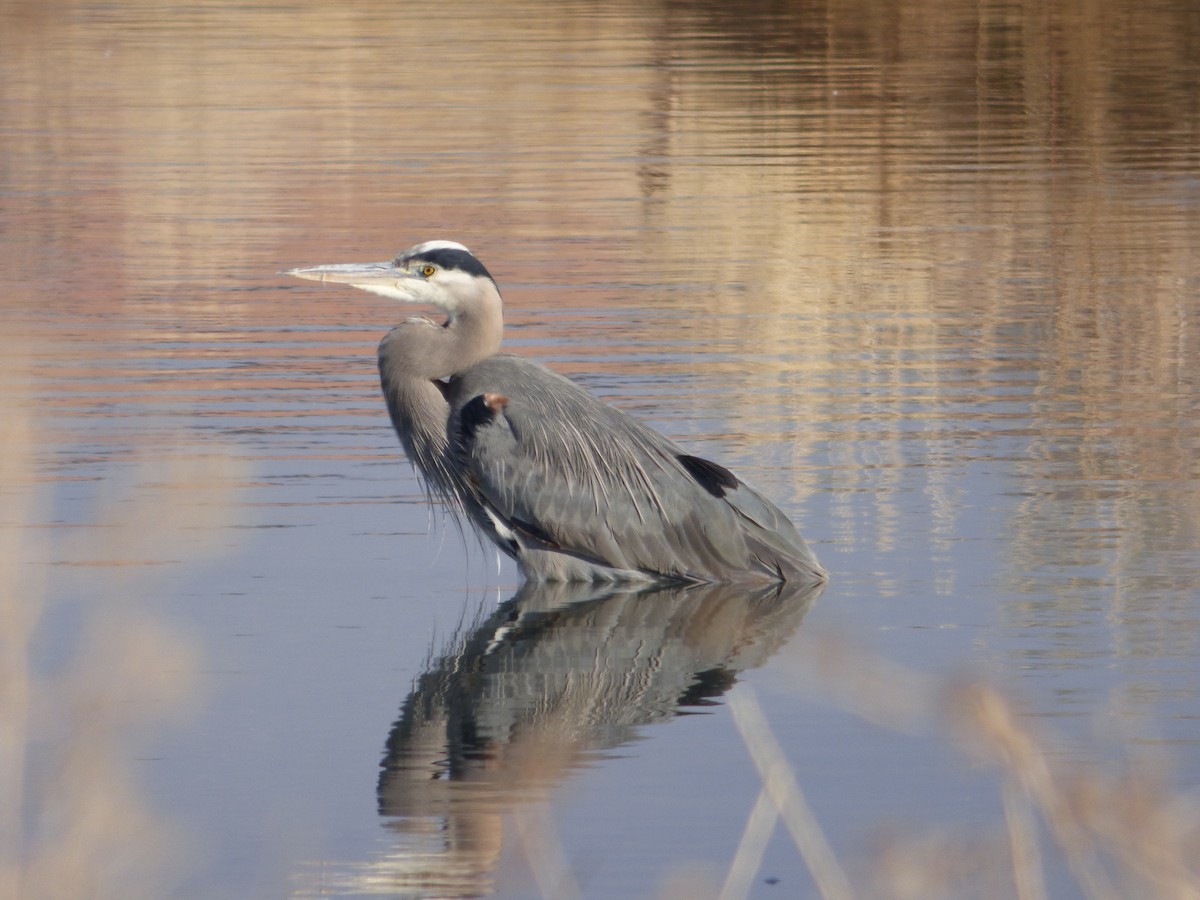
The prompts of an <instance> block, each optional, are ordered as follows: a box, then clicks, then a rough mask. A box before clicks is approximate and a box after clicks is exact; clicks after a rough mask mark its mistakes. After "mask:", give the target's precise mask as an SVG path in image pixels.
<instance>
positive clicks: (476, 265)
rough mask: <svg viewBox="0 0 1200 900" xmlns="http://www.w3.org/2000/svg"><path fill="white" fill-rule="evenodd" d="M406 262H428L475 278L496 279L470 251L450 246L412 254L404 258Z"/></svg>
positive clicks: (420, 263) (419, 263) (418, 263)
mask: <svg viewBox="0 0 1200 900" xmlns="http://www.w3.org/2000/svg"><path fill="white" fill-rule="evenodd" d="M406 262H409V263H416V264H417V265H419V266H420V265H424V264H425V263H429V264H430V265H434V266H437V267H438V268H439V269H445V270H447V271H449V270H451V269H458V270H460V271H462V272H466V273H467V274H468V275H473V276H475V277H476V278H488V279H490V280H492V281H495V280H496V279H494V278H492V275H491V273H490V272H489V271H488V270H487V269H485V268H484V267H483V263H481V262H480V261H479V260H477V259H476V258H475V257H474V256H472V255H471V254H470V253H467V252H466V251H465V250H454V249H451V248H444V249H440V250H429V251H427V252H425V253H422V254H420V255H419V256H414V257H413V258H412V259H409V260H406Z"/></svg>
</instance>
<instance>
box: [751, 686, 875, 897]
mask: <svg viewBox="0 0 1200 900" xmlns="http://www.w3.org/2000/svg"><path fill="white" fill-rule="evenodd" d="M729 710H730V713H731V714H732V715H733V721H734V724H736V725H737V728H738V731H739V732H741V735H742V740H743V741H745V743H746V749H747V750H749V751H750V756H751V758H752V759H753V760H754V765H755V767H756V768H757V769H758V775H759V777H760V778H761V779H762V782H763V790H764V791H765V792H766V794H767V795H768V796H769V797H770V798H771V802H772V803H774V804H775V808H776V809H777V810H778V811H779V815H780V817H782V819H783V822H784V824H785V825H786V826H787V829H788V832H789V833H790V834H791V836H792V841H793V842H794V843H795V844H796V849H797V850H799V851H800V855H801V857H803V859H804V862H805V864H806V865H807V866H808V871H809V872H810V873H811V874H812V877H813V881H814V882H815V883H816V885H817V890H818V891H819V892H820V895H821V896H822V897H823V898H825V900H852V898H853V897H854V891H853V890H852V889H851V887H850V880H849V879H848V878H847V877H846V873H845V872H844V871H843V870H842V867H841V864H840V863H839V862H838V861H837V857H836V856H835V855H834V852H833V849H832V848H831V847H830V846H829V841H828V840H827V839H826V838H825V833H824V832H823V831H822V830H821V826H820V823H818V822H817V819H816V816H814V815H813V812H812V810H811V809H810V808H809V806H808V801H807V800H805V799H804V794H803V792H802V791H801V790H800V785H799V784H798V783H797V782H796V776H795V773H793V772H792V769H791V766H789V765H788V761H787V756H785V755H784V752H783V748H782V747H780V746H779V741H777V740H776V738H775V735H774V733H773V732H772V731H771V727H770V725H768V724H767V718H766V716H765V715H763V711H762V708H761V707H760V706H759V705H758V701H757V700H756V699H755V697H754V693H753V691H751V690H750V688H749V686H746V685H743V686H742V687H741V689H740V690H738V691H737V692H736V693H734V694H733V695H731V696H730V698H729ZM758 852H760V853H761V851H758Z"/></svg>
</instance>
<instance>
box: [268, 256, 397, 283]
mask: <svg viewBox="0 0 1200 900" xmlns="http://www.w3.org/2000/svg"><path fill="white" fill-rule="evenodd" d="M279 274H280V275H291V276H292V277H293V278H307V279H308V280H309V281H332V282H334V283H335V284H350V285H353V286H354V287H358V288H366V289H370V288H372V287H382V288H398V287H401V286H402V284H403V282H405V281H408V280H410V279H414V278H416V277H417V276H416V275H410V274H409V273H408V272H407V271H405V270H404V269H398V268H396V267H395V266H393V265H392V264H391V263H390V262H381V263H344V264H340V265H331V266H312V267H309V268H303V269H284V270H283V271H282V272H280V273H279Z"/></svg>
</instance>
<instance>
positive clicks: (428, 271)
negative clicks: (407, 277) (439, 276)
mask: <svg viewBox="0 0 1200 900" xmlns="http://www.w3.org/2000/svg"><path fill="white" fill-rule="evenodd" d="M436 271H437V269H436V268H435V267H433V266H421V274H422V275H424V276H425V277H426V278H432V277H433V273H434V272H436Z"/></svg>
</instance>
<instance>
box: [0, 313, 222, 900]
mask: <svg viewBox="0 0 1200 900" xmlns="http://www.w3.org/2000/svg"><path fill="white" fill-rule="evenodd" d="M47 349H48V348H44V347H43V348H31V347H20V346H18V341H17V340H16V339H14V338H12V337H11V336H10V338H9V339H6V340H4V341H2V342H0V351H2V352H0V421H3V423H4V428H3V430H0V501H2V504H3V505H2V519H0V898H4V900H9V898H12V900H16V898H20V900H39V898H56V900H63V898H66V900H71V898H80V897H89V898H108V897H112V898H122V900H137V898H160V897H164V896H170V895H172V893H173V891H172V888H173V887H174V886H177V885H178V883H179V881H180V879H181V878H182V877H184V873H185V872H186V870H187V867H188V865H189V857H190V855H191V854H190V853H189V849H188V848H189V840H188V837H187V835H186V834H185V833H184V832H183V830H182V829H180V828H179V827H178V826H177V825H176V824H175V823H174V822H172V820H171V818H170V817H169V816H168V815H166V814H165V813H164V812H163V811H161V810H158V809H155V808H154V805H153V803H152V802H150V800H149V799H148V797H147V796H146V793H145V790H144V788H143V786H142V785H140V784H139V783H138V778H137V773H136V771H135V770H134V767H133V766H132V765H131V760H132V759H133V756H134V752H135V751H134V749H133V748H134V746H135V745H139V746H140V745H141V744H143V743H145V742H146V741H147V739H151V740H152V739H153V735H154V733H155V729H157V728H161V727H162V726H163V724H164V723H165V722H167V721H169V720H171V719H179V718H181V717H186V716H187V715H188V714H189V713H191V712H192V711H193V710H194V709H195V705H196V703H197V701H198V700H199V691H198V687H199V681H198V674H199V672H200V665H201V654H200V650H199V646H198V643H197V641H196V640H194V639H193V638H192V637H190V636H187V635H184V634H181V633H180V632H179V631H178V630H176V629H174V628H172V627H171V626H170V625H169V624H168V623H167V622H166V621H165V620H164V617H163V616H162V615H161V613H159V612H157V611H156V610H155V609H154V602H153V601H154V593H153V592H154V588H155V584H154V579H153V578H152V577H151V576H150V573H158V574H159V576H160V577H161V576H162V575H164V574H165V573H166V572H168V571H173V569H172V566H170V565H163V563H173V562H177V561H183V560H186V561H189V562H190V561H193V560H195V559H197V558H199V557H200V556H201V555H203V553H204V552H206V551H207V550H210V549H212V547H213V542H212V541H211V540H209V538H210V536H212V535H215V534H216V533H217V530H218V529H219V528H220V527H221V525H222V524H223V523H224V521H225V520H226V517H227V516H228V515H229V511H230V507H231V502H230V501H231V492H232V490H233V485H234V484H235V482H236V481H237V480H238V479H239V477H240V466H239V464H237V463H235V462H232V461H231V459H230V458H229V457H227V456H224V455H222V454H221V453H219V452H215V451H214V452H206V453H204V454H202V455H196V454H192V455H191V456H190V457H188V458H180V459H177V460H173V461H168V462H163V461H161V460H159V461H156V462H154V463H150V462H139V463H138V464H137V465H135V466H134V467H133V468H132V472H131V474H130V475H129V476H128V477H127V479H123V486H117V485H115V484H114V485H112V486H111V487H110V486H109V485H108V484H107V483H103V482H102V484H104V489H102V490H101V492H100V497H99V498H98V502H97V503H96V505H95V508H94V514H93V517H92V520H91V521H88V522H82V523H81V522H71V523H70V524H71V525H72V526H76V525H82V526H86V527H70V528H60V527H55V524H56V523H54V522H52V521H51V520H50V518H49V516H50V513H49V512H48V510H49V506H50V500H51V495H52V493H53V484H54V481H53V477H52V476H51V475H48V474H47V472H46V470H45V467H44V466H42V465H40V459H41V458H44V456H43V457H40V456H39V455H40V454H41V455H45V454H46V452H47V449H48V443H47V441H46V440H45V435H44V433H43V429H41V428H40V427H39V414H40V407H39V404H38V400H37V396H36V388H35V385H36V378H35V367H34V365H33V361H34V360H36V359H38V358H39V356H41V355H42V354H41V353H40V352H39V351H45V350H47ZM126 482H127V483H126ZM174 571H177V570H174ZM80 573H82V576H81V577H77V576H80ZM67 602H70V603H80V606H81V608H82V609H83V610H84V616H83V620H84V624H83V626H82V629H81V632H80V633H79V634H78V635H77V636H75V638H76V639H74V640H73V641H70V642H68V645H69V646H71V647H73V648H74V649H73V650H72V651H71V652H69V653H68V655H67V658H66V659H65V660H59V661H56V662H53V663H48V662H47V660H46V659H44V658H43V657H44V656H45V654H44V653H39V652H38V647H39V645H44V643H45V641H46V640H47V639H50V640H52V641H53V640H54V639H55V636H54V635H50V636H48V635H47V634H46V632H47V631H48V630H51V629H53V628H58V627H61V626H60V625H56V624H54V623H53V622H48V620H49V619H51V618H52V617H53V616H54V614H55V613H56V612H57V611H59V610H58V609H57V607H59V606H60V605H63V604H65V603H67ZM61 618H62V617H59V619H56V620H55V621H59V620H61ZM66 618H68V619H69V618H70V617H69V616H68V617H66Z"/></svg>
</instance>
